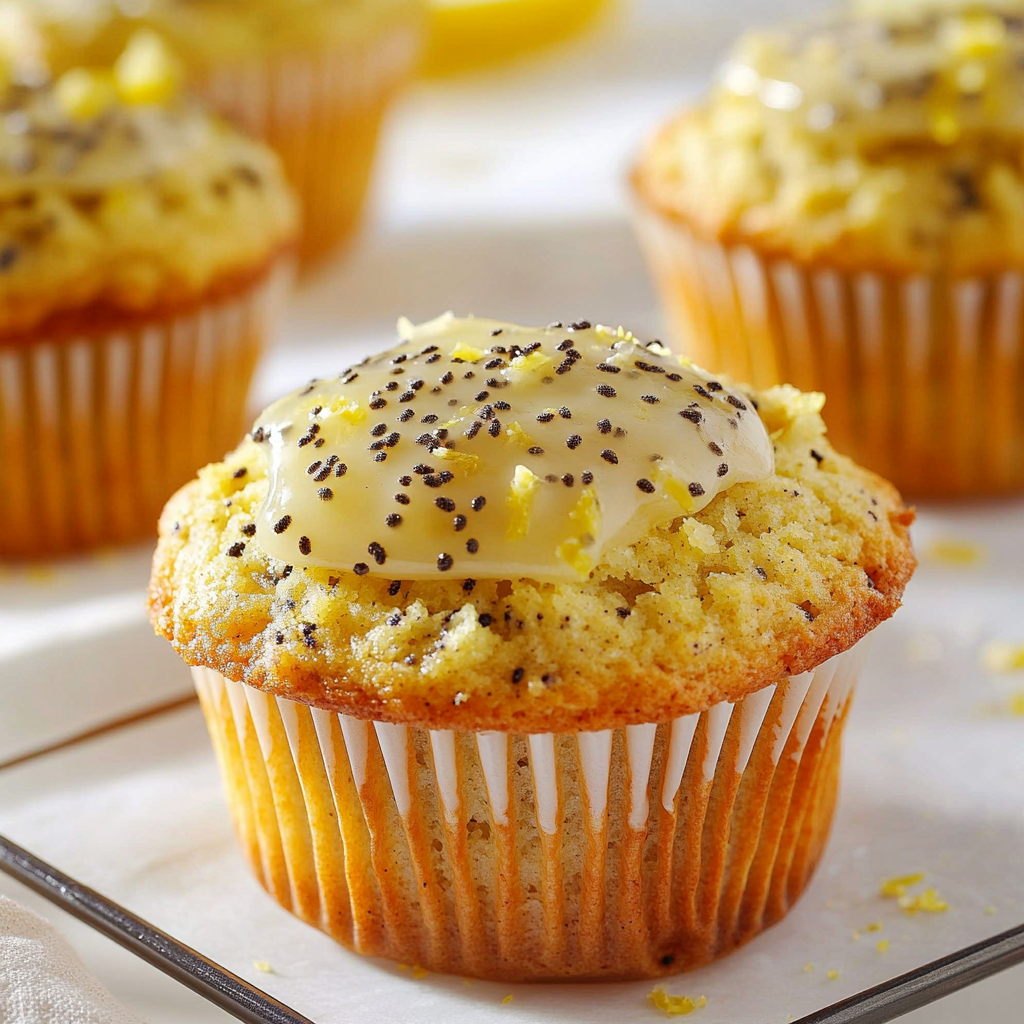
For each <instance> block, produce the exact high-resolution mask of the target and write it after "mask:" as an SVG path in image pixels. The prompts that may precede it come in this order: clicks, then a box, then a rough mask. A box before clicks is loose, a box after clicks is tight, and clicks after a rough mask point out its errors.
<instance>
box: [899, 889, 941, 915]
mask: <svg viewBox="0 0 1024 1024" xmlns="http://www.w3.org/2000/svg"><path fill="white" fill-rule="evenodd" d="M899 906H900V909H901V910H902V911H903V912H904V913H906V914H916V913H918V911H921V912H923V913H926V914H942V913H944V912H945V911H947V910H949V904H948V903H947V902H946V901H945V900H944V899H943V898H942V897H941V896H940V895H939V894H938V892H937V891H936V890H935V889H925V891H924V892H922V893H920V894H919V895H917V896H910V895H904V896H900V898H899Z"/></svg>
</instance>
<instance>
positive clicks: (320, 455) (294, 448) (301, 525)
mask: <svg viewBox="0 0 1024 1024" xmlns="http://www.w3.org/2000/svg"><path fill="white" fill-rule="evenodd" d="M399 333H400V335H401V337H402V338H403V341H402V343H401V344H400V345H398V346H397V347H395V348H393V349H390V350H388V351H386V352H384V353H381V354H379V355H376V356H373V357H371V358H369V359H367V360H364V361H363V363H361V364H359V365H358V366H356V367H352V368H350V369H349V370H346V371H345V372H344V373H342V374H341V375H339V376H338V377H337V378H334V379H331V380H316V381H313V382H311V383H310V384H309V385H308V386H306V387H304V388H302V389H300V390H299V391H297V392H294V393H293V394H291V395H288V396H286V397H285V398H283V399H281V400H280V401H278V402H276V403H275V404H273V405H272V406H270V408H268V409H267V410H266V411H265V412H264V413H263V414H262V415H261V416H260V417H259V418H258V420H257V423H256V426H255V428H254V430H253V439H254V440H256V441H258V442H261V448H262V450H263V451H264V453H265V455H266V457H267V460H268V475H269V478H270V488H269V493H268V496H267V499H266V501H265V503H264V505H263V507H262V509H261V511H260V513H259V515H258V516H257V522H256V527H257V533H256V540H257V543H258V544H259V545H260V547H261V548H262V549H263V550H264V551H265V552H266V553H267V554H268V555H270V556H271V557H273V558H276V559H280V560H281V561H283V562H285V563H287V564H295V565H304V566H319V567H324V568H334V569H341V570H348V571H353V572H355V573H356V574H357V575H368V574H370V575H376V576H386V577H388V578H395V577H402V578H404V579H429V578H436V577H437V575H438V574H439V573H450V574H451V575H453V576H455V577H474V578H490V579H495V578H497V579H515V578H521V577H527V578H532V579H536V580H539V581H555V580H572V579H580V578H585V577H586V576H587V575H588V573H589V572H590V571H591V569H592V568H593V567H594V566H595V565H596V564H597V563H598V562H599V561H600V560H601V557H602V553H603V552H605V551H606V550H609V549H612V548H616V547H623V546H626V545H628V544H630V543H632V542H633V541H635V540H637V539H638V538H639V537H641V536H643V535H644V534H645V533H646V532H647V531H648V530H649V529H650V528H651V527H653V526H656V525H659V524H664V523H667V522H671V521H672V520H673V519H675V518H677V517H679V516H688V515H693V514H695V513H697V512H699V511H700V510H701V509H702V508H704V507H705V506H706V505H708V504H709V503H710V502H711V501H712V500H713V499H714V497H715V496H716V495H717V494H719V493H721V492H722V491H724V490H726V489H727V488H729V487H730V486H731V485H733V484H735V483H740V482H751V481H757V480H761V479H764V478H766V477H768V476H770V475H771V474H772V472H773V470H774V460H773V451H772V443H771V440H770V438H769V436H768V433H767V431H766V430H765V427H764V425H763V424H762V422H761V420H760V419H759V417H758V416H757V414H756V412H755V411H754V409H753V408H752V407H751V399H750V398H749V397H748V396H747V395H746V394H744V393H741V392H738V391H737V390H735V389H734V388H731V387H726V386H725V385H723V383H722V382H720V381H718V380H716V379H715V378H714V377H713V376H712V375H711V374H708V373H706V372H705V371H704V370H702V369H701V368H700V367H697V366H695V365H693V364H692V363H689V362H688V361H686V360H681V359H679V358H678V357H676V356H673V355H672V354H671V353H669V352H668V350H667V349H664V348H663V347H662V346H661V345H659V344H658V343H656V342H652V343H650V344H648V345H643V344H641V343H640V342H638V341H637V340H636V339H635V338H634V337H633V335H632V334H630V333H628V332H626V331H623V330H622V329H621V328H619V329H617V330H615V329H611V328H606V327H602V326H596V327H592V326H591V325H590V324H589V323H586V322H580V323H577V324H572V325H569V326H568V327H563V326H561V325H551V326H549V327H547V328H525V327H518V326H515V325H512V324H508V323H503V322H500V321H496V320H487V319H475V318H456V317H454V316H452V315H451V314H448V315H445V316H442V317H440V318H438V319H436V320H433V321H430V322H429V323H426V324H423V325H421V326H418V327H414V326H413V325H412V324H411V323H409V322H408V321H405V320H403V321H400V322H399Z"/></svg>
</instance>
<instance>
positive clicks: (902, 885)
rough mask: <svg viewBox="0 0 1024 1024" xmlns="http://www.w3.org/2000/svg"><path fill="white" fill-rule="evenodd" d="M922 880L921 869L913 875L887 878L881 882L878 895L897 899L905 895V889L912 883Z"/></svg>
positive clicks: (915, 883)
mask: <svg viewBox="0 0 1024 1024" xmlns="http://www.w3.org/2000/svg"><path fill="white" fill-rule="evenodd" d="M923 881H924V872H923V871H918V872H917V873H916V874H913V875H899V876H897V877H896V878H887V879H885V880H884V881H883V882H882V887H881V889H880V890H879V892H878V895H879V896H882V897H884V898H885V899H899V898H900V897H901V896H906V894H907V889H909V888H910V887H911V886H912V885H917V883H918V882H923Z"/></svg>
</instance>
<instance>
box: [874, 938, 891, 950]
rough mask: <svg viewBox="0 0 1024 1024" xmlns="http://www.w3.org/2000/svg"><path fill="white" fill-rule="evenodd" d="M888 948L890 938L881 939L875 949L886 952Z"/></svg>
mask: <svg viewBox="0 0 1024 1024" xmlns="http://www.w3.org/2000/svg"><path fill="white" fill-rule="evenodd" d="M888 948H889V940H888V939H879V940H878V941H877V942H876V943H875V949H877V950H878V952H879V953H884V952H885V951H886V950H887V949H888Z"/></svg>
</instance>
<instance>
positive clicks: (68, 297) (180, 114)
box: [0, 35, 297, 335]
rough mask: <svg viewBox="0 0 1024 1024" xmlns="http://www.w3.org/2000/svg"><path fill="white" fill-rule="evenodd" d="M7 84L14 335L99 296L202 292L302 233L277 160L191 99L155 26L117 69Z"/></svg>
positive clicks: (0, 172) (2, 208) (0, 299)
mask: <svg viewBox="0 0 1024 1024" xmlns="http://www.w3.org/2000/svg"><path fill="white" fill-rule="evenodd" d="M2 92H3V98H2V102H3V109H4V115H3V118H2V120H0V334H3V335H12V334H18V333H20V332H23V331H31V330H32V329H34V328H35V327H37V326H38V325H39V324H40V323H41V322H42V321H44V320H46V318H47V317H49V316H51V315H53V314H57V313H62V312H67V311H69V310H77V309H80V308H83V307H87V306H93V305H100V306H104V307H112V308H115V309H120V310H140V309H142V310H144V309H147V308H149V307H151V306H152V305H153V304H155V303H160V304H164V303H167V304H171V305H174V304H178V303H181V302H187V301H191V300H193V299H195V298H197V297H199V296H201V295H203V293H204V292H205V291H206V290H207V289H208V288H210V287H211V286H212V285H215V284H217V283H220V282H222V281H223V280H224V279H225V278H228V277H233V276H236V275H238V276H244V275H250V274H252V273H255V272H258V271H259V270H260V269H261V268H262V267H263V266H264V265H265V264H266V263H267V262H268V260H270V259H271V258H272V257H273V256H274V255H276V253H277V252H278V251H279V250H280V249H281V248H282V247H283V246H286V245H288V244H290V243H291V241H292V240H293V238H294V235H295V232H296V229H297V223H296V212H295V205H294V202H293V199H292V196H291V194H290V192H289V190H288V187H287V185H286V184H285V182H284V179H283V176H282V173H281V170H280V168H279V165H278V162H277V158H276V157H275V156H274V154H273V153H271V152H270V150H269V149H267V148H266V147H265V146H264V145H262V144H261V143H259V142H255V141H253V140H251V139H248V138H246V137H244V136H242V135H240V134H239V133H238V132H237V131H235V130H234V129H233V128H231V127H229V126H228V125H227V124H225V123H224V122H222V121H221V120H220V119H219V118H216V117H213V116H210V115H208V114H206V113H204V112H202V111H201V110H199V109H197V108H195V107H194V106H192V105H190V104H187V103H185V102H183V101H180V100H179V99H177V98H176V97H175V82H174V69H173V64H172V63H171V62H170V60H169V58H168V57H167V56H166V54H165V53H164V52H163V51H162V50H161V48H160V46H159V44H158V43H157V42H156V41H155V39H154V38H153V37H150V36H145V35H140V36H137V37H136V38H135V39H134V41H133V42H132V44H131V45H130V46H129V47H128V49H127V50H126V51H125V53H124V54H123V56H122V58H121V59H120V60H119V61H118V63H117V64H116V65H115V69H114V71H113V72H111V73H109V74H105V73H100V72H93V71H86V70H83V69H75V70H72V71H68V72H66V73H65V74H64V75H62V76H61V77H60V78H59V79H57V81H56V82H54V83H53V84H52V85H42V86H28V85H24V84H18V83H17V82H9V83H7V84H6V85H5V86H3V87H2Z"/></svg>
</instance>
